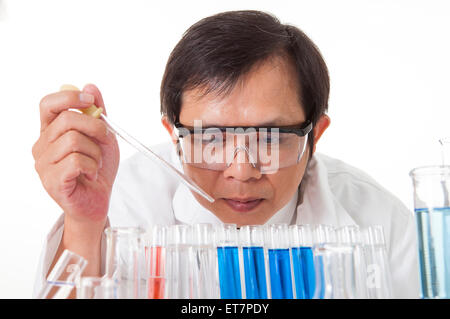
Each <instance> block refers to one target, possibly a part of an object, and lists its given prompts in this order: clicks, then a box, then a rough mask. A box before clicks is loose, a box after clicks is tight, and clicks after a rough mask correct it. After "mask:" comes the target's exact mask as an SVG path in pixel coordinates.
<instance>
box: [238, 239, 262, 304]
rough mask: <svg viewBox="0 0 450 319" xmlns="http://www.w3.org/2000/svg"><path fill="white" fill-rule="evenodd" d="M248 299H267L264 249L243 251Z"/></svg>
mask: <svg viewBox="0 0 450 319" xmlns="http://www.w3.org/2000/svg"><path fill="white" fill-rule="evenodd" d="M242 254H243V259H244V271H245V293H246V297H247V299H267V283H266V267H265V265H264V249H263V247H244V248H243V249H242Z"/></svg>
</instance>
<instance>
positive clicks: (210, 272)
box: [191, 224, 220, 299]
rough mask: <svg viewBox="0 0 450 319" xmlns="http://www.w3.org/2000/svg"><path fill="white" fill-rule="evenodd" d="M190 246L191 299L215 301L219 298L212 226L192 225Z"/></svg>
mask: <svg viewBox="0 0 450 319" xmlns="http://www.w3.org/2000/svg"><path fill="white" fill-rule="evenodd" d="M192 244H193V246H192V259H191V260H192V276H193V282H194V285H193V296H192V298H199V299H217V298H219V296H220V293H219V278H218V276H219V274H218V264H217V250H216V248H215V247H214V228H213V226H212V225H211V224H194V225H192Z"/></svg>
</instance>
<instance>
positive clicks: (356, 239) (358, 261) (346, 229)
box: [336, 225, 368, 299]
mask: <svg viewBox="0 0 450 319" xmlns="http://www.w3.org/2000/svg"><path fill="white" fill-rule="evenodd" d="M336 237H337V239H338V242H339V243H340V244H343V245H350V246H352V248H353V259H352V260H353V264H354V265H353V269H354V271H355V278H356V281H355V297H356V298H358V299H364V298H367V296H368V291H367V284H366V282H367V267H366V260H365V255H364V247H363V244H362V238H361V231H360V229H359V226H358V225H347V226H342V227H340V228H338V229H336Z"/></svg>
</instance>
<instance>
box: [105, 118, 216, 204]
mask: <svg viewBox="0 0 450 319" xmlns="http://www.w3.org/2000/svg"><path fill="white" fill-rule="evenodd" d="M100 117H101V118H102V119H103V120H104V121H105V123H106V124H107V125H108V129H109V130H110V131H111V132H113V133H115V134H116V135H117V136H119V137H120V138H122V139H123V140H124V141H125V142H127V143H128V144H130V145H131V146H133V147H134V148H135V149H137V150H138V151H139V152H141V153H142V154H144V155H145V156H146V157H148V158H150V159H151V160H153V161H154V162H156V163H159V164H160V165H162V166H164V167H166V168H167V169H168V171H169V172H172V173H173V174H174V175H175V176H177V177H178V178H180V180H181V181H182V182H183V183H184V184H185V185H186V186H187V187H189V188H190V189H192V190H193V191H194V192H196V193H198V194H199V195H201V196H203V197H204V198H205V199H206V200H208V201H209V202H211V203H212V202H214V198H212V197H211V196H209V195H208V194H207V193H206V192H205V191H204V190H202V189H201V188H200V187H199V186H198V185H197V184H196V183H195V182H194V181H193V180H191V179H190V178H189V177H188V176H186V175H185V174H183V173H181V172H180V171H179V170H178V169H176V168H175V167H174V166H173V165H172V164H170V163H169V162H167V161H166V160H165V159H164V158H162V157H161V156H159V155H158V154H156V153H155V152H153V151H152V150H151V149H150V148H148V147H147V146H145V145H144V144H142V143H141V142H139V141H138V140H137V139H135V138H134V137H133V136H131V135H130V134H128V133H127V132H126V131H124V130H123V129H121V128H120V127H119V126H117V125H116V124H114V123H113V122H111V120H110V119H109V118H108V117H107V116H106V115H105V114H103V113H101V114H100Z"/></svg>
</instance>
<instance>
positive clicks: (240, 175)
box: [223, 147, 262, 182]
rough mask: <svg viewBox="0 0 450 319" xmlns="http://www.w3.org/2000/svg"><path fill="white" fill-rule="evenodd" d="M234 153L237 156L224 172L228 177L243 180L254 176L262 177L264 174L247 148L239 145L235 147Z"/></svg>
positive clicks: (256, 177)
mask: <svg viewBox="0 0 450 319" xmlns="http://www.w3.org/2000/svg"><path fill="white" fill-rule="evenodd" d="M234 153H235V154H234V155H235V156H234V158H233V161H232V162H231V163H230V164H229V166H228V167H227V168H226V169H225V170H224V172H223V174H224V176H225V177H226V178H228V177H232V178H235V179H236V180H239V181H242V182H245V181H248V180H250V179H252V178H254V179H260V178H261V175H262V174H261V172H260V170H259V168H258V167H257V165H256V164H257V163H255V161H254V159H253V158H252V157H251V155H250V154H249V151H248V149H247V148H245V147H238V148H236V149H235V152H234Z"/></svg>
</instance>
